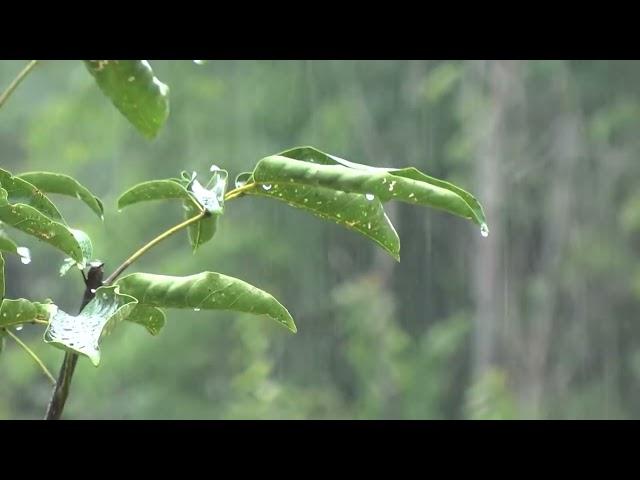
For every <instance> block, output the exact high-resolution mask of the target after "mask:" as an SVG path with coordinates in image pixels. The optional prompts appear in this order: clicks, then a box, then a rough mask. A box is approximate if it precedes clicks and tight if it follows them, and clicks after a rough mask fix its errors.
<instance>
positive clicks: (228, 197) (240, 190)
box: [224, 183, 258, 201]
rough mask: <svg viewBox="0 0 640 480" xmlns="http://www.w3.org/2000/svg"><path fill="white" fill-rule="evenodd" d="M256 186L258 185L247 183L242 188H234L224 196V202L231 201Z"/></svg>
mask: <svg viewBox="0 0 640 480" xmlns="http://www.w3.org/2000/svg"><path fill="white" fill-rule="evenodd" d="M256 185H258V184H257V183H248V184H246V185H243V186H242V187H238V188H234V189H233V190H230V191H229V192H227V194H226V195H225V196H224V199H225V201H228V200H233V199H234V198H237V197H239V196H240V195H242V194H243V193H244V192H246V191H249V190H253V189H254V188H255V187H256Z"/></svg>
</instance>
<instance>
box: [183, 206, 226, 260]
mask: <svg viewBox="0 0 640 480" xmlns="http://www.w3.org/2000/svg"><path fill="white" fill-rule="evenodd" d="M199 213H200V210H199V209H198V207H197V206H195V205H194V204H193V202H189V203H185V204H184V218H185V220H187V219H189V218H193V217H195V216H196V215H198V214H199ZM217 230H218V215H211V214H210V215H207V216H205V217H202V219H201V220H199V221H197V222H196V223H192V224H191V225H189V226H188V227H187V233H188V236H189V243H190V244H191V248H192V249H193V252H194V253H195V252H196V250H198V248H199V247H200V245H203V244H205V243H207V242H208V241H209V240H211V239H212V238H213V237H214V235H215V234H216V231H217Z"/></svg>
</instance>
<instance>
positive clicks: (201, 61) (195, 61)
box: [193, 60, 206, 65]
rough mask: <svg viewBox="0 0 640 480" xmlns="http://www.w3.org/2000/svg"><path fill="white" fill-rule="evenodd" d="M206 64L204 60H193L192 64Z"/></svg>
mask: <svg viewBox="0 0 640 480" xmlns="http://www.w3.org/2000/svg"><path fill="white" fill-rule="evenodd" d="M205 62H206V60H194V61H193V63H195V64H196V65H204V64H205Z"/></svg>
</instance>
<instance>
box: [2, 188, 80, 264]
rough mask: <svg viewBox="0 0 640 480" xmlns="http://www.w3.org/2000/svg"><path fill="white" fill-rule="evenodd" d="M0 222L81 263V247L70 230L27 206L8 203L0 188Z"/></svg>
mask: <svg viewBox="0 0 640 480" xmlns="http://www.w3.org/2000/svg"><path fill="white" fill-rule="evenodd" d="M0 221H2V222H4V223H6V224H7V225H10V226H12V227H13V228H16V229H18V230H21V231H23V232H24V233H27V234H29V235H32V236H34V237H36V238H38V239H39V240H42V241H44V242H47V243H49V244H50V245H52V246H54V247H56V248H57V249H59V250H61V251H63V252H64V253H66V254H67V255H69V256H71V257H72V258H73V259H74V260H76V261H77V262H82V261H83V255H82V246H81V245H80V243H79V242H78V240H77V239H76V237H75V235H74V234H73V232H72V230H71V229H70V228H68V227H67V226H66V225H63V224H62V223H59V222H56V221H54V220H51V219H50V218H48V217H46V216H45V215H43V214H42V213H40V212H39V211H38V210H36V209H35V208H33V207H31V206H29V205H25V204H21V203H16V204H11V203H9V201H8V200H7V191H6V190H4V189H3V188H0Z"/></svg>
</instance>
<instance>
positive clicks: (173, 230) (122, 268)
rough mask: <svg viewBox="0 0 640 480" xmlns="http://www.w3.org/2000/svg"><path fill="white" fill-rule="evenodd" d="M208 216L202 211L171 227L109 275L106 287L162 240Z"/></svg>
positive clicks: (105, 282)
mask: <svg viewBox="0 0 640 480" xmlns="http://www.w3.org/2000/svg"><path fill="white" fill-rule="evenodd" d="M206 215H207V212H206V211H202V212H200V213H199V214H198V215H196V216H195V217H191V218H190V219H188V220H185V221H184V222H182V223H179V224H178V225H176V226H174V227H171V228H170V229H169V230H167V231H166V232H164V233H161V234H160V235H158V236H157V237H156V238H154V239H153V240H151V241H150V242H149V243H147V244H145V245H144V246H143V247H142V248H140V249H139V250H138V251H137V252H135V253H134V254H133V255H131V256H130V257H129V258H127V259H126V260H125V261H124V262H123V263H122V265H120V266H119V267H118V268H116V269H115V271H114V272H113V273H112V274H111V275H109V277H108V278H107V279H106V280H105V281H104V284H105V285H109V284H110V283H111V282H113V281H114V280H115V279H116V278H118V277H119V276H120V274H121V273H122V272H124V271H125V269H126V268H127V267H128V266H129V265H131V264H132V263H133V262H135V261H136V260H137V259H138V258H140V257H141V256H142V255H144V254H145V253H147V252H148V251H149V250H151V249H152V248H153V247H154V246H156V245H157V244H158V243H160V242H161V241H162V240H164V239H165V238H168V237H170V236H171V235H173V234H174V233H177V232H179V231H180V230H182V229H183V228H186V227H188V226H189V225H191V224H192V223H196V222H198V221H200V220H201V219H202V218H204V217H205V216H206Z"/></svg>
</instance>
